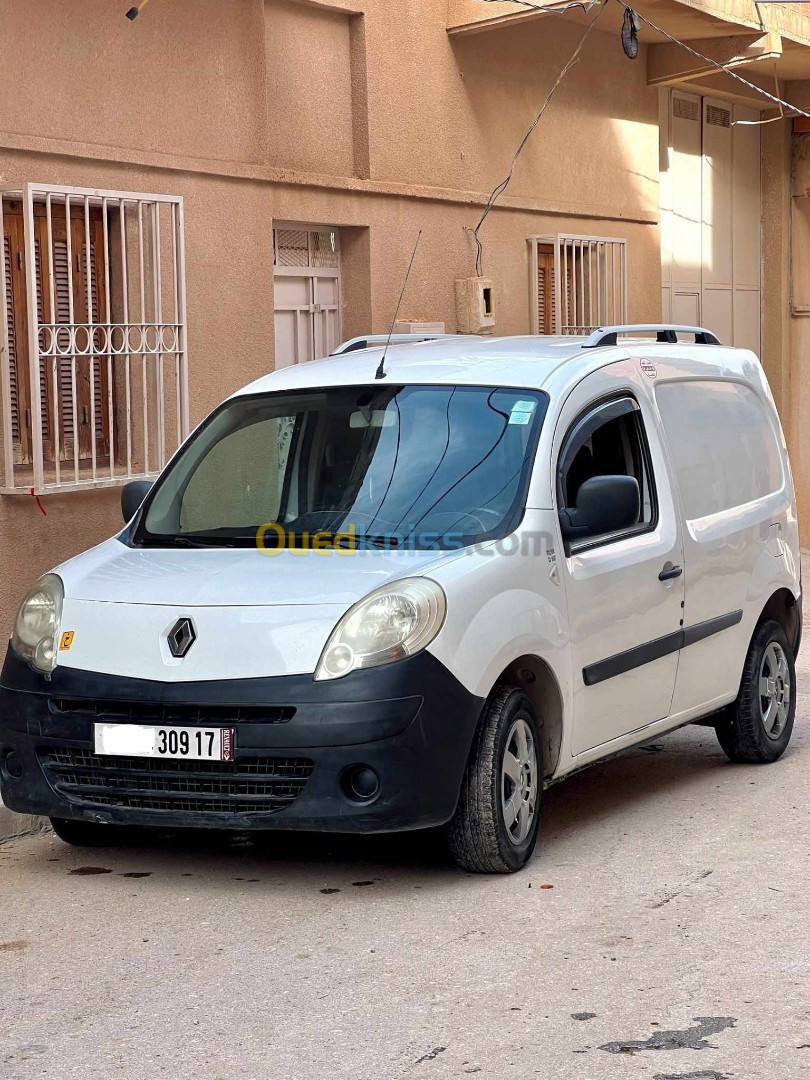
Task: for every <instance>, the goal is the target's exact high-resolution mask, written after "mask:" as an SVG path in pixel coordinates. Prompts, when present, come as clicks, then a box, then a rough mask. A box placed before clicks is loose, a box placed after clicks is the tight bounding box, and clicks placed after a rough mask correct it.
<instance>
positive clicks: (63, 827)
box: [50, 817, 139, 848]
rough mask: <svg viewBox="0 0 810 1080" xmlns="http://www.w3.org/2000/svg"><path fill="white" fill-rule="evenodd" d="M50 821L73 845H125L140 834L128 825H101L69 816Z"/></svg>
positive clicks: (57, 832)
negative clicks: (72, 819)
mask: <svg viewBox="0 0 810 1080" xmlns="http://www.w3.org/2000/svg"><path fill="white" fill-rule="evenodd" d="M50 821H51V828H52V829H53V831H54V832H55V833H56V835H57V836H58V837H59V839H60V840H64V842H65V843H66V844H71V845H72V846H73V847H93V848H102V847H106V848H111V847H125V846H126V845H128V844H131V843H133V842H134V841H135V840H136V839H137V837H138V835H139V830H137V829H135V828H134V827H127V826H126V825H99V824H97V823H96V822H95V821H71V820H70V819H69V818H55V817H52V818H51V819H50Z"/></svg>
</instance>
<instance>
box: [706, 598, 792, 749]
mask: <svg viewBox="0 0 810 1080" xmlns="http://www.w3.org/2000/svg"><path fill="white" fill-rule="evenodd" d="M774 660H776V661H777V662H778V665H777V664H775V663H774ZM777 668H778V669H779V670H781V671H782V673H781V674H777ZM760 680H764V683H766V684H767V686H768V690H769V691H770V689H771V683H773V693H774V697H772V698H770V697H767V696H763V694H762V693H761V690H762V685H761V683H760ZM780 705H781V706H782V708H780V707H779V706H780ZM772 706H773V707H775V711H772V709H771V707H772ZM795 715H796V668H795V666H794V662H793V650H792V649H791V647H790V645H789V644H788V639H787V636H786V635H785V631H784V630H783V629H782V627H781V626H780V625H779V623H778V622H775V621H774V620H773V619H768V620H766V621H765V622H761V623H760V624H759V626H758V627H757V628H756V630H755V631H754V636H753V637H752V638H751V644H750V645H749V646H748V653H747V655H746V657H745V665H744V667H743V674H742V679H741V681H740V692H739V694H738V695H737V700H736V701H735V702H734V704H733V705H730V706H729V707H728V709H726V710H725V711H724V714H723V717H722V719H721V720H720V722H719V723H718V724H717V726H716V728H715V730H716V732H717V740H718V742H719V743H720V745H721V747H722V748H723V751H724V752H725V754H726V755H727V757H729V758H730V759H731V760H732V761H738V762H743V763H746V764H749V765H766V764H769V763H770V762H772V761H776V760H777V759H778V758H780V757H781V756H782V754H784V752H785V750H786V749H787V746H788V743H789V742H790V736H791V734H792V732H793V720H794V717H795Z"/></svg>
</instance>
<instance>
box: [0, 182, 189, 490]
mask: <svg viewBox="0 0 810 1080" xmlns="http://www.w3.org/2000/svg"><path fill="white" fill-rule="evenodd" d="M0 231H2V236H3V268H2V269H3V274H2V277H0V308H3V309H4V314H5V318H4V320H3V322H2V324H0V375H2V381H1V383H0V388H1V389H2V414H1V415H2V437H3V468H4V477H3V484H2V488H1V489H0V490H2V491H3V492H4V493H7V494H14V493H16V492H18V491H25V492H28V491H31V490H32V489H33V490H34V491H35V492H37V493H41V492H47V491H52V490H60V491H63V490H71V489H77V488H88V487H101V486H110V485H116V484H121V483H126V482H127V481H128V480H130V479H133V478H151V477H153V476H156V475H157V473H158V472H159V471H160V469H161V468H162V466H163V465H164V464H165V462H166V460H167V459H168V456H169V455H170V454H171V453H172V452H173V450H174V448H175V447H176V446H177V445H178V443H179V442H180V441H181V440H182V439H183V438H184V437H185V434H186V433H187V431H188V402H187V357H186V347H185V337H186V326H185V277H184V254H183V238H182V200H181V199H179V198H172V197H169V196H151V195H139V194H136V193H128V192H104V191H89V190H79V189H69V188H62V187H57V186H53V185H33V184H28V185H26V187H25V189H24V190H23V191H22V192H16V193H3V195H2V199H0Z"/></svg>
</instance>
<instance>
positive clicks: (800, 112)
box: [617, 0, 810, 117]
mask: <svg viewBox="0 0 810 1080" xmlns="http://www.w3.org/2000/svg"><path fill="white" fill-rule="evenodd" d="M617 2H618V3H619V4H621V6H622V7H623V8H624V9H625V11H632V12H633V14H634V15H635V17H636V19H637V20H638V21H639V22H640V23H642V24H646V25H647V26H649V28H650V29H651V30H655V32H656V33H658V34H661V35H662V37H665V38H667V40H668V41H671V42H672V43H673V45H680V47H681V48H682V49H685V50H686V52H688V53H690V54H691V55H692V56H694V57H696V58H697V59H698V60H702V61H703V62H704V63H706V64H708V65H709V66H710V67H713V68H716V69H717V70H718V71H722V72H723V73H724V74H726V75H729V76H730V77H731V78H732V79H736V80H737V82H738V83H742V85H743V86H746V87H747V88H748V89H749V90H753V91H754V93H755V94H759V95H760V97H764V98H767V99H768V101H771V102H773V104H774V105H775V106H776V107H777V108H778V109H790V111H791V112H792V113H793V114H794V115H796V116H807V117H810V113H806V112H805V111H804V109H800V108H799V107H798V105H791V104H790V102H789V101H784V100H783V99H782V98H780V97H777V96H776V95H774V94H769V93H768V91H767V90H763V89H762V87H761V86H757V84H756V83H752V82H751V81H750V80H749V79H745V78H743V76H742V75H739V74H738V73H737V72H736V71H734V70H733V68H729V67H726V66H725V64H722V63H721V62H720V61H719V60H713V59H712V58H711V57H710V56H705V55H704V54H703V53H702V52H698V50H697V49H693V48H692V46H691V45H687V43H686V42H685V41H681V39H680V38H677V37H675V35H674V34H670V32H669V31H668V30H664V28H663V27H662V26H658V24H657V23H654V22H653V21H652V19H648V18H647V16H646V15H640V14H639V13H638V12H637V11H636V10H635V8H634V7H632V5H631V4H628V3H625V0H617Z"/></svg>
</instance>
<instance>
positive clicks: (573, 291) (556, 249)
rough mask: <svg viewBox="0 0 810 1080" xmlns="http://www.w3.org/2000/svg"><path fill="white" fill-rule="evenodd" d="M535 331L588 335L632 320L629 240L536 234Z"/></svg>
mask: <svg viewBox="0 0 810 1080" xmlns="http://www.w3.org/2000/svg"><path fill="white" fill-rule="evenodd" d="M529 245H530V259H529V270H530V275H531V276H530V283H529V288H530V292H529V295H530V298H531V319H532V333H534V334H587V333H590V332H591V331H593V330H595V329H597V327H599V326H608V325H615V324H618V323H626V322H627V241H626V240H623V239H620V238H618V237H611V236H565V235H563V234H558V235H557V236H555V237H542V236H533V237H530V238H529Z"/></svg>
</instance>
